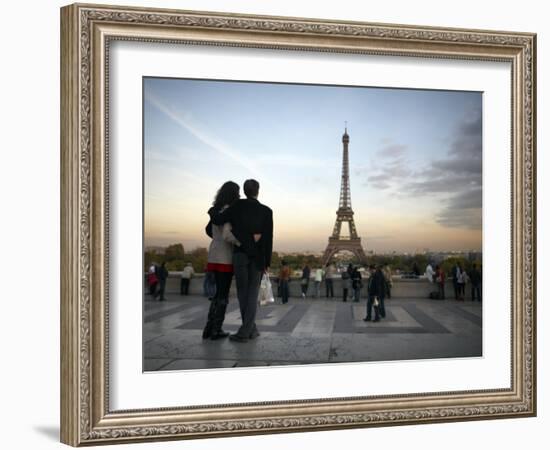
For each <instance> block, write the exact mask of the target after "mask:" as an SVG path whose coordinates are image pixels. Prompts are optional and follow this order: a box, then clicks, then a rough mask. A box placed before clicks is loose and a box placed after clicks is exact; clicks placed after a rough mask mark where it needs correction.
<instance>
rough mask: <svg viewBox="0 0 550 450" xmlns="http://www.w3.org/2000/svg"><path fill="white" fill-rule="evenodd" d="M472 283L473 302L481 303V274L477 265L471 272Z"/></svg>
mask: <svg viewBox="0 0 550 450" xmlns="http://www.w3.org/2000/svg"><path fill="white" fill-rule="evenodd" d="M470 282H471V283H472V301H473V302H475V301H476V297H477V301H478V302H481V272H480V271H479V270H478V269H477V266H476V264H475V263H473V264H472V270H471V271H470Z"/></svg>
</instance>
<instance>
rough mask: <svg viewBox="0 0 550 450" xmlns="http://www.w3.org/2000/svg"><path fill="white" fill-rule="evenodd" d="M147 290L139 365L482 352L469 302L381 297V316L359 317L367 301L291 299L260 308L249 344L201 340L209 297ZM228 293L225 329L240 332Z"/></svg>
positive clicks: (475, 308) (477, 314) (477, 310)
mask: <svg viewBox="0 0 550 450" xmlns="http://www.w3.org/2000/svg"><path fill="white" fill-rule="evenodd" d="M167 298H168V300H167V301H165V302H158V301H152V300H151V299H150V297H149V296H146V301H145V305H144V324H143V338H144V342H143V344H144V349H143V350H144V352H143V354H144V367H143V369H144V371H158V370H183V369H209V368H220V367H246V366H248V367H250V366H266V365H289V364H292V365H296V364H319V363H327V362H330V363H337V362H352V361H391V360H411V359H432V358H457V357H480V356H482V332H481V324H482V320H481V315H482V307H481V305H480V304H479V303H477V302H476V303H473V302H471V301H465V302H457V301H455V300H444V301H437V300H428V299H390V300H386V318H385V319H382V321H381V322H378V323H373V322H363V318H364V317H365V310H366V302H365V300H362V301H361V302H360V303H350V302H347V303H343V302H342V301H340V299H334V300H333V299H325V298H321V299H309V298H308V299H306V300H303V299H301V298H291V299H290V301H289V303H287V304H286V305H282V304H281V303H280V301H278V302H277V303H276V304H274V305H269V306H261V307H259V309H258V315H257V320H256V323H257V326H258V330H259V331H260V334H261V335H260V337H258V338H257V339H254V340H251V341H249V342H246V343H238V342H233V341H230V340H229V339H221V340H217V341H210V340H203V339H202V337H201V336H202V329H203V327H204V324H205V322H206V315H207V311H208V307H209V305H210V302H209V301H208V299H206V298H204V297H201V296H195V295H193V296H186V297H182V296H179V295H177V294H171V295H169V296H167ZM239 325H240V313H239V309H238V304H237V299H236V298H231V299H230V302H229V306H228V309H227V314H226V319H225V323H224V329H225V330H226V331H229V332H235V331H237V329H238V327H239Z"/></svg>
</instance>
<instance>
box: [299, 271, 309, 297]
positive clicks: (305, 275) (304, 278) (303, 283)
mask: <svg viewBox="0 0 550 450" xmlns="http://www.w3.org/2000/svg"><path fill="white" fill-rule="evenodd" d="M310 274H311V269H310V268H309V266H308V265H307V264H306V265H305V266H304V268H303V269H302V278H301V279H300V285H301V287H302V298H306V296H307V289H308V287H309V276H310Z"/></svg>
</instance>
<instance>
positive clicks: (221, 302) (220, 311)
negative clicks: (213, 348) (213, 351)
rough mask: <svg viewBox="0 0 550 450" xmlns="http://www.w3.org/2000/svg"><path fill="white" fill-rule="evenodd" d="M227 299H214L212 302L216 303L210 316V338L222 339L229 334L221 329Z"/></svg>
mask: <svg viewBox="0 0 550 450" xmlns="http://www.w3.org/2000/svg"><path fill="white" fill-rule="evenodd" d="M227 302H228V299H226V298H224V299H214V300H213V301H212V303H216V307H215V309H214V314H213V318H212V329H211V331H210V339H212V340H213V341H215V340H216V339H223V338H225V337H227V336H229V333H227V332H225V331H223V330H222V325H223V321H224V320H225V310H226V309H227Z"/></svg>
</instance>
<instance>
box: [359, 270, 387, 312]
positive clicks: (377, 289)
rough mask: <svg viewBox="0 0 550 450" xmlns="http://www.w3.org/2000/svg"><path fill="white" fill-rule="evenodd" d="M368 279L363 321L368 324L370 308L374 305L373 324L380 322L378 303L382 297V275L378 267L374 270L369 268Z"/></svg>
mask: <svg viewBox="0 0 550 450" xmlns="http://www.w3.org/2000/svg"><path fill="white" fill-rule="evenodd" d="M369 269H370V273H371V275H370V277H369V281H368V285H367V286H368V287H367V294H368V300H367V317H365V318H364V319H363V320H364V321H365V322H370V321H371V320H372V307H373V305H374V322H379V321H380V302H381V301H382V300H381V299H382V298H383V295H384V274H383V273H382V270H380V267H377V268H376V270H375V267H374V266H370V268H369ZM375 297H376V299H377V300H378V304H375V303H376V302H375Z"/></svg>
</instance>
